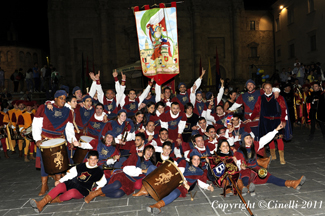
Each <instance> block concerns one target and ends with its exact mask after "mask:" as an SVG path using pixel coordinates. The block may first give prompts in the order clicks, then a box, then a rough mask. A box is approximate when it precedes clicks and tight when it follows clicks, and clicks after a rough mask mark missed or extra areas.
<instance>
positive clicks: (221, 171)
mask: <svg viewBox="0 0 325 216" xmlns="http://www.w3.org/2000/svg"><path fill="white" fill-rule="evenodd" d="M212 170H213V173H214V174H215V176H217V177H218V178H220V177H221V176H222V175H223V174H224V173H225V170H226V166H225V164H224V163H223V162H222V163H220V164H218V165H217V166H216V167H214V168H213V169H212Z"/></svg>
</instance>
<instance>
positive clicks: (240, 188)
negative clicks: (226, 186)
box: [237, 179, 248, 196]
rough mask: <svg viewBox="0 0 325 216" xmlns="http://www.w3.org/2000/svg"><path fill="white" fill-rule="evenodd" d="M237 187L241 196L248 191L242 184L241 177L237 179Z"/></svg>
mask: <svg viewBox="0 0 325 216" xmlns="http://www.w3.org/2000/svg"><path fill="white" fill-rule="evenodd" d="M237 188H238V190H239V192H240V193H241V195H242V196H245V195H246V194H247V192H248V190H247V188H246V187H245V186H244V184H243V181H242V180H241V179H238V180H237Z"/></svg>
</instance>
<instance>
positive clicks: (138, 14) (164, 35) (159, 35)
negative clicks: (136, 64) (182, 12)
mask: <svg viewBox="0 0 325 216" xmlns="http://www.w3.org/2000/svg"><path fill="white" fill-rule="evenodd" d="M173 3H174V2H173ZM173 3H172V7H168V8H165V5H164V4H159V5H160V8H153V9H149V7H148V6H147V7H145V8H146V10H143V11H139V7H134V16H135V21H136V28H137V35H138V43H139V52H140V62H141V68H142V73H143V75H144V76H146V77H148V78H152V77H153V78H154V79H155V81H156V83H158V84H159V85H162V84H163V83H165V82H166V81H168V80H170V79H172V78H173V77H174V76H176V75H177V74H179V55H178V34H177V13H176V2H175V3H174V4H173Z"/></svg>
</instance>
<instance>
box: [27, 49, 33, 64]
mask: <svg viewBox="0 0 325 216" xmlns="http://www.w3.org/2000/svg"><path fill="white" fill-rule="evenodd" d="M26 63H28V64H32V54H30V52H27V53H26Z"/></svg>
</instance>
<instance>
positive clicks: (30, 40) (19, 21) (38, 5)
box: [0, 0, 276, 53]
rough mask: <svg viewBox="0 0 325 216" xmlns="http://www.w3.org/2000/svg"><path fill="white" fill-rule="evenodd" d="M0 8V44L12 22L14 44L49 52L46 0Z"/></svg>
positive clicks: (263, 4) (267, 2) (12, 0)
mask: <svg viewBox="0 0 325 216" xmlns="http://www.w3.org/2000/svg"><path fill="white" fill-rule="evenodd" d="M275 1H276V0H244V3H245V8H246V9H251V10H258V9H263V10H267V9H270V6H271V5H272V4H273V3H274V2H275ZM0 8H1V11H0V45H5V44H6V45H8V41H7V31H8V30H9V29H10V26H11V24H13V25H14V28H15V29H16V31H17V33H18V42H15V43H14V44H16V45H24V46H31V47H37V48H42V49H43V50H44V51H45V52H46V53H49V35H48V20H47V0H32V1H28V0H7V1H0ZM9 44H13V43H9Z"/></svg>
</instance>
